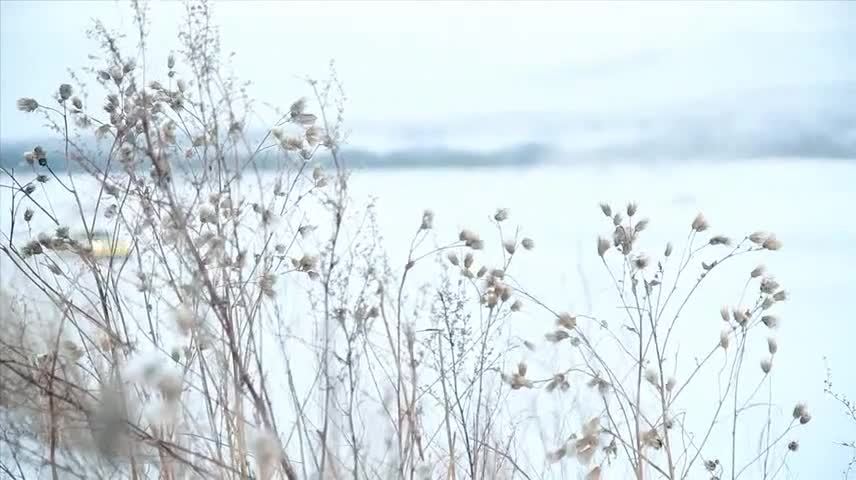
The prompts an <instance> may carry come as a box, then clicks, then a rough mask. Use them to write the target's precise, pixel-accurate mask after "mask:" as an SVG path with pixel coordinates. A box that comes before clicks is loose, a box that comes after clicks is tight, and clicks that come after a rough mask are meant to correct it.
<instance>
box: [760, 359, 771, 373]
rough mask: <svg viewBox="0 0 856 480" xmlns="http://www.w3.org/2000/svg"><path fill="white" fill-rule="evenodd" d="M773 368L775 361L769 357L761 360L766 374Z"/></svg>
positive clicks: (762, 368)
mask: <svg viewBox="0 0 856 480" xmlns="http://www.w3.org/2000/svg"><path fill="white" fill-rule="evenodd" d="M772 368H773V362H772V361H771V360H770V359H769V358H765V359H763V360H761V371H762V372H764V374H768V373H770V370H771V369H772Z"/></svg>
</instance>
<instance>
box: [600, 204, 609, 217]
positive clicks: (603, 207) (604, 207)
mask: <svg viewBox="0 0 856 480" xmlns="http://www.w3.org/2000/svg"><path fill="white" fill-rule="evenodd" d="M600 211H601V212H603V214H604V215H606V216H607V217H612V208H611V207H610V206H609V204H607V203H601V204H600Z"/></svg>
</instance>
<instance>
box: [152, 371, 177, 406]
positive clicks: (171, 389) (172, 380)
mask: <svg viewBox="0 0 856 480" xmlns="http://www.w3.org/2000/svg"><path fill="white" fill-rule="evenodd" d="M157 387H158V390H160V392H161V395H162V396H163V398H164V400H166V401H168V402H175V401H177V400H178V397H180V396H181V375H179V373H178V372H172V371H171V372H165V373H164V374H163V375H161V377H160V378H159V379H158V382H157Z"/></svg>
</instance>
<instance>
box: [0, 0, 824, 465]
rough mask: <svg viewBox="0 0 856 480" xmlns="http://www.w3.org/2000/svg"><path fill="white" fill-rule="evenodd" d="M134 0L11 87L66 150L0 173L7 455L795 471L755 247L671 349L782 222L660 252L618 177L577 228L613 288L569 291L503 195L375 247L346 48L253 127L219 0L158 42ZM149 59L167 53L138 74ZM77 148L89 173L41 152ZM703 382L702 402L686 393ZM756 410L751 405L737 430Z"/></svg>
mask: <svg viewBox="0 0 856 480" xmlns="http://www.w3.org/2000/svg"><path fill="white" fill-rule="evenodd" d="M132 7H133V8H132V12H133V15H134V20H135V25H136V27H137V38H136V48H131V49H130V50H125V48H126V47H125V45H124V44H123V43H122V39H121V38H120V37H119V36H118V35H116V34H115V33H112V32H111V31H109V30H108V29H107V28H106V27H105V26H104V25H102V24H100V23H96V24H95V27H94V28H93V30H92V32H91V35H92V38H93V39H94V40H95V41H96V42H97V44H98V45H99V51H98V55H93V58H94V59H95V60H94V62H95V64H94V65H93V66H92V67H91V68H87V69H84V70H83V73H82V75H81V76H77V75H74V76H72V78H71V81H70V83H63V84H61V85H59V86H58V88H57V91H56V92H55V93H54V94H53V95H52V96H48V97H47V98H23V99H21V100H20V101H19V102H18V105H17V106H18V108H19V110H21V111H23V112H26V113H28V114H31V115H41V116H42V117H43V118H44V120H45V122H46V125H48V127H49V128H50V130H51V131H52V132H53V133H54V134H55V135H57V137H58V138H60V139H61V140H62V145H63V147H62V149H61V151H58V152H48V151H46V150H45V149H44V148H41V147H35V148H33V150H32V151H30V152H27V153H26V154H25V155H24V160H23V162H24V165H23V167H22V168H20V169H14V170H9V169H4V170H3V174H4V177H3V178H4V179H5V180H4V184H3V185H2V190H0V193H2V194H3V195H4V197H5V200H4V202H5V201H8V202H9V203H8V204H7V205H8V207H9V209H8V210H9V217H8V225H9V230H8V231H4V232H2V233H0V235H2V238H0V240H2V246H0V250H2V253H3V255H5V257H6V258H5V261H6V263H5V264H6V265H8V266H9V267H10V270H11V269H14V271H15V272H14V273H15V275H16V278H20V279H21V283H20V284H17V285H16V287H17V288H15V289H14V290H13V291H9V292H4V293H3V296H2V297H1V298H0V300H2V305H0V307H2V309H3V313H4V314H3V317H2V318H3V320H2V324H0V329H2V331H3V332H4V335H3V337H2V340H0V380H2V388H0V414H2V422H0V424H2V427H0V431H2V435H0V445H2V446H3V450H2V451H0V471H2V472H3V473H4V475H7V476H9V477H10V478H40V477H49V478H53V479H58V478H134V479H138V478H164V479H179V478H242V479H243V478H254V479H270V478H282V477H284V478H288V479H296V478H319V479H328V478H329V479H340V478H353V479H355V480H356V479H363V478H383V479H387V478H409V479H414V478H444V479H457V478H473V479H475V478H478V479H494V478H520V477H522V478H527V479H531V478H548V477H560V478H564V477H565V476H567V475H570V476H584V477H585V478H586V479H588V480H594V479H599V478H607V477H610V478H612V477H615V478H631V477H632V478H636V479H639V480H642V479H644V478H669V479H678V478H681V479H683V478H700V477H705V478H708V477H709V478H731V479H732V480H734V479H736V478H739V477H741V476H742V477H744V478H747V477H750V476H751V477H752V478H761V476H763V478H765V479H766V478H775V477H777V476H781V474H782V473H783V472H784V470H783V468H784V465H785V464H786V462H787V460H788V457H789V456H790V455H793V454H795V452H796V451H797V449H798V444H797V443H796V442H797V440H796V438H797V435H798V433H799V429H800V428H801V426H802V425H805V424H806V423H808V422H809V420H810V419H811V414H810V413H809V411H808V409H807V407H805V406H804V405H801V404H798V405H797V406H796V407H794V408H793V412H792V414H791V412H790V411H788V413H787V414H786V415H784V416H785V417H787V418H786V420H785V421H781V418H780V417H782V415H777V412H778V410H777V408H776V405H777V404H776V403H774V401H773V400H774V399H773V398H771V393H770V392H771V391H772V389H771V386H770V385H771V384H770V381H771V380H770V379H771V378H772V376H773V375H774V374H775V373H776V369H775V363H776V362H775V359H776V356H777V355H779V353H778V348H779V347H778V344H777V342H776V340H775V337H774V333H775V329H776V328H777V324H778V319H777V317H776V316H775V314H774V313H773V312H774V311H775V309H776V305H777V304H778V303H780V302H782V301H785V300H786V298H787V294H786V293H785V290H783V289H782V287H781V286H780V285H779V284H778V283H777V282H776V281H775V280H774V278H773V277H772V276H770V274H769V273H767V272H766V271H765V270H764V268H763V267H760V266H759V267H758V268H755V269H754V270H752V271H751V272H747V273H746V275H745V276H744V277H742V278H737V279H735V283H736V284H737V287H736V288H735V289H734V291H733V292H723V294H727V295H732V296H731V297H728V298H727V299H724V301H725V302H727V306H725V307H722V308H721V311H720V308H719V307H718V306H715V307H714V306H711V307H710V311H711V312H712V313H711V316H714V317H721V320H716V321H717V322H721V333H719V334H718V335H715V336H713V337H712V338H710V339H705V341H704V342H702V343H703V344H704V345H705V347H704V348H702V349H701V350H700V351H691V352H687V351H686V350H682V349H681V347H684V348H689V349H692V348H693V345H694V344H695V342H686V341H685V340H686V339H687V338H688V337H690V336H693V335H696V334H697V332H698V330H697V329H696V327H694V326H693V322H698V321H700V320H699V319H690V318H687V317H686V315H684V312H685V308H686V307H687V306H688V305H689V304H691V303H692V302H693V301H694V300H695V298H696V296H697V292H698V291H699V289H702V288H705V281H706V279H707V278H709V277H710V276H713V275H717V274H718V273H719V271H720V269H721V265H723V264H725V263H729V262H731V261H732V259H734V258H737V257H744V256H750V255H754V256H763V255H766V254H769V253H772V252H774V251H776V250H778V249H779V248H781V242H780V241H779V240H778V239H776V237H775V236H774V235H772V234H769V233H765V232H754V233H750V234H748V235H745V236H739V237H735V238H734V239H732V238H729V237H725V236H722V235H711V234H710V230H711V228H710V226H709V224H708V222H707V220H706V219H705V218H704V217H703V216H702V215H699V216H698V217H697V218H695V219H694V220H692V219H690V220H692V221H688V222H687V237H686V238H685V239H684V241H683V242H682V243H681V244H679V245H678V244H676V245H674V246H673V244H671V243H669V244H667V245H664V246H663V247H662V250H661V253H659V254H658V255H653V254H650V253H645V252H643V251H641V248H640V246H639V239H640V238H641V237H642V236H643V234H644V232H645V230H646V229H647V228H648V220H647V219H645V218H642V217H641V213H640V212H639V211H638V210H639V208H638V207H637V206H636V205H635V204H633V203H631V204H628V205H627V206H626V207H623V208H622V209H621V210H620V211H619V210H618V209H613V208H612V207H611V206H610V205H608V204H601V206H600V208H601V210H602V211H603V213H604V216H605V226H606V233H605V234H604V236H603V237H601V238H599V239H597V242H596V245H595V244H593V245H592V249H591V255H598V256H599V258H601V259H602V263H603V267H604V268H603V275H604V277H605V278H608V279H609V282H610V283H611V284H612V285H613V287H614V298H615V302H616V304H617V305H618V307H619V308H618V311H619V312H620V313H619V314H617V315H616V314H615V313H614V312H600V313H598V312H564V311H559V310H557V309H554V308H552V307H551V306H549V305H547V304H545V303H543V302H541V301H539V300H538V296H537V292H533V291H529V290H527V289H526V287H525V286H524V285H521V284H520V283H519V282H518V281H517V280H516V278H515V275H514V273H515V268H516V266H517V265H519V264H520V263H523V262H526V255H527V251H529V250H533V249H535V248H536V243H535V240H533V239H531V238H527V237H525V236H524V235H523V234H522V230H521V229H520V227H516V226H512V224H511V223H512V221H513V220H512V218H511V216H510V212H509V210H507V209H498V210H496V211H495V212H491V214H490V215H489V216H488V220H489V224H490V229H491V233H490V235H484V236H482V235H480V233H478V232H477V231H475V230H470V229H465V230H463V231H461V232H460V234H459V236H458V237H457V238H450V239H444V238H442V237H441V236H440V235H438V234H437V233H436V231H435V229H434V224H435V222H441V221H442V219H440V218H437V219H435V217H434V214H433V213H432V212H431V211H425V212H424V213H423V215H422V217H421V218H415V219H401V221H402V223H407V222H410V225H412V236H411V241H410V244H409V248H408V249H407V252H408V253H407V256H406V258H391V257H389V256H388V255H387V254H386V253H385V250H384V245H383V240H382V239H383V235H382V234H383V232H380V231H378V227H377V222H376V221H375V210H374V207H373V205H372V204H368V205H359V204H356V203H355V202H354V200H353V199H352V197H351V196H350V195H349V191H348V185H349V177H348V168H347V158H345V156H343V154H342V152H341V150H340V147H341V145H342V143H343V141H344V137H345V134H344V130H343V121H344V103H343V99H344V93H343V89H342V86H341V84H340V83H339V82H338V81H337V78H336V76H335V72H334V71H331V75H330V79H329V80H326V81H307V85H306V97H307V98H301V99H297V100H296V101H294V102H293V103H292V104H291V105H290V106H289V107H288V108H287V109H284V110H281V111H277V113H276V116H275V118H274V119H273V120H272V121H271V122H270V124H269V126H268V128H267V129H266V130H265V131H264V132H263V133H262V135H253V134H252V132H251V131H250V128H249V127H248V126H249V125H250V124H251V123H252V119H255V118H257V117H258V116H259V112H258V111H257V110H256V109H255V106H256V103H255V102H254V101H252V99H250V98H248V97H247V95H246V91H245V89H244V88H243V85H242V84H241V83H240V81H239V80H238V79H236V78H234V77H233V76H232V75H231V74H229V73H227V72H229V66H228V63H227V62H226V61H225V60H224V59H223V58H222V57H221V52H220V44H219V39H218V36H217V29H216V27H215V26H214V23H213V19H212V17H211V12H210V10H209V5H208V4H207V3H206V2H195V1H194V2H189V3H188V4H187V9H186V18H185V19H184V21H183V22H182V27H181V31H180V34H179V37H178V38H179V40H180V45H179V46H178V49H177V51H176V52H175V53H174V54H173V53H170V54H169V55H168V56H165V57H160V56H158V55H161V54H163V53H164V52H161V51H159V50H157V49H156V48H154V47H155V46H154V45H151V44H150V43H149V42H148V39H147V33H146V32H147V25H148V22H149V21H150V19H149V18H148V17H147V11H146V8H145V5H142V4H139V3H137V2H133V3H132ZM160 59H162V60H165V63H166V67H167V68H166V71H167V74H166V77H165V78H160V79H156V78H152V71H154V70H157V69H154V68H150V66H151V65H152V62H154V61H156V60H160ZM84 79H86V80H84ZM96 97H97V98H101V100H96V99H95V98H96ZM93 140H94V141H93ZM261 163H264V164H265V165H271V164H272V165H275V166H276V168H275V170H274V171H273V172H270V171H264V172H263V171H261V170H260V169H259V165H260V164H261ZM72 164H74V165H76V166H77V167H79V168H80V169H82V170H83V171H84V172H85V174H84V175H78V174H73V173H71V169H69V168H65V169H64V170H62V171H61V170H59V169H57V168H55V167H57V166H58V165H64V166H68V165H72ZM63 171H64V172H67V173H62V172H63ZM593 208H596V207H595V205H593ZM69 212H71V213H69ZM75 232H79V235H76V234H75ZM98 232H106V235H107V238H108V240H107V243H108V244H109V246H108V247H106V251H107V252H108V253H109V252H111V251H115V250H116V249H117V248H120V247H121V246H122V245H123V244H124V243H123V242H128V245H129V247H128V254H127V255H109V254H108V255H106V256H105V255H102V253H103V251H100V250H98V249H97V248H96V247H95V242H96V240H97V239H98ZM595 246H596V248H595ZM10 274H11V272H10ZM547 274H549V272H545V275H547ZM522 311H526V312H528V314H529V315H534V316H541V317H543V318H545V319H549V321H550V322H551V324H552V325H553V326H552V327H551V328H550V330H549V331H547V332H537V329H536V331H535V332H533V334H532V335H530V338H520V337H518V336H516V335H514V334H512V333H511V330H510V328H509V322H512V321H514V320H515V319H516V318H519V316H520V315H521V312H522ZM296 316H299V317H300V318H301V321H299V322H291V321H289V319H292V318H295V317H296ZM704 321H707V319H704ZM756 345H760V346H761V348H762V349H763V350H764V351H765V353H764V354H763V355H761V356H760V358H759V356H758V355H757V350H758V349H757V348H756ZM530 365H531V366H530ZM692 391H696V392H699V391H703V392H706V395H707V400H708V401H707V402H704V403H703V404H700V403H698V402H694V403H690V402H687V401H682V400H683V399H684V398H685V397H687V396H689V394H690V392H692ZM765 394H767V395H766V396H765ZM541 397H559V398H560V400H558V401H559V403H560V404H562V405H564V410H563V412H562V415H561V418H559V417H556V418H553V417H550V416H546V417H545V416H543V415H541V414H540V412H538V411H537V407H533V410H534V411H531V412H530V415H529V416H528V417H525V418H520V417H519V416H518V414H519V413H520V410H519V409H518V408H517V407H518V406H519V405H521V402H522V403H523V404H527V402H529V401H530V400H531V401H533V402H537V399H538V398H541ZM563 398H564V399H567V401H565V400H562V399H563ZM533 405H537V403H533ZM758 409H760V410H763V411H764V412H765V413H764V414H763V415H762V417H763V419H764V421H763V423H762V424H761V425H759V426H758V428H757V429H756V431H751V432H747V431H746V429H745V428H738V427H739V426H741V425H742V422H744V419H745V418H747V417H748V416H749V413H748V412H749V410H753V411H754V410H758ZM788 410H790V407H788ZM752 418H758V417H757V416H754V414H753V416H752ZM551 423H552V424H551ZM532 429H535V430H536V431H538V432H539V433H538V434H537V435H535V436H533V435H532V434H531V432H532ZM746 436H748V437H749V439H750V440H749V441H750V442H755V441H756V440H757V444H756V445H757V448H753V449H750V450H747V449H746V448H745V447H746V443H747V441H746V438H745V437H746ZM715 439H719V440H715ZM539 442H540V443H539Z"/></svg>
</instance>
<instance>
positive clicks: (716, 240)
mask: <svg viewBox="0 0 856 480" xmlns="http://www.w3.org/2000/svg"><path fill="white" fill-rule="evenodd" d="M708 243H710V244H711V245H726V246H727V245H731V239H730V238H728V237H726V236H724V235H715V236H713V237H711V238H710V241H709V242H708Z"/></svg>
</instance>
